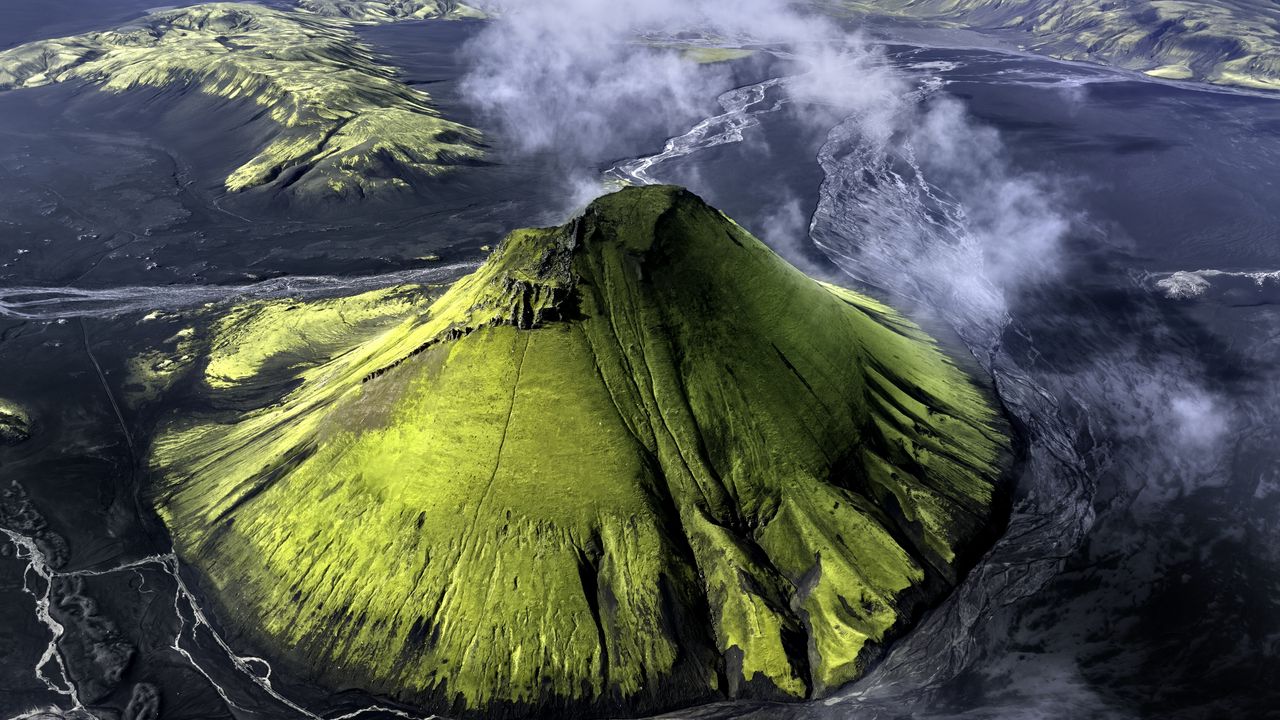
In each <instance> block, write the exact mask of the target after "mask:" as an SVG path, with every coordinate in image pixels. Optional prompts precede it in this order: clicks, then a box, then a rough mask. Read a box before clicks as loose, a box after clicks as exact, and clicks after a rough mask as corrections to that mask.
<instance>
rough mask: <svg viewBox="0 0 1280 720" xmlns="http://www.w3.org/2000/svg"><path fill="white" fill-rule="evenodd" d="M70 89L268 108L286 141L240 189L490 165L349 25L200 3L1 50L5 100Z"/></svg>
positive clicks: (344, 187) (235, 183) (299, 187)
mask: <svg viewBox="0 0 1280 720" xmlns="http://www.w3.org/2000/svg"><path fill="white" fill-rule="evenodd" d="M68 81H83V82H88V83H92V84H95V85H98V86H100V87H102V88H103V89H105V90H108V91H113V92H120V91H125V90H129V89H131V88H138V87H157V88H188V87H189V88H194V89H196V90H199V91H200V92H203V93H207V94H210V95H215V96H217V97H221V98H228V99H244V100H248V101H251V102H253V103H256V104H258V105H261V106H263V107H264V108H267V110H268V114H269V116H270V118H271V119H272V120H274V121H275V122H276V123H277V124H278V125H279V131H278V132H277V133H276V134H275V137H274V139H273V140H272V141H271V142H270V143H269V144H267V146H266V147H264V148H261V149H259V150H258V151H257V154H256V155H254V156H253V157H252V158H250V159H249V160H248V161H247V162H245V163H244V164H243V165H241V166H240V167H239V168H237V169H235V170H234V171H233V172H232V173H231V175H230V176H229V177H228V178H227V179H226V187H227V189H229V190H232V191H239V190H245V189H247V188H253V187H257V186H261V185H266V184H268V183H272V182H275V181H277V180H279V181H280V182H281V183H282V184H285V185H287V186H288V187H289V188H290V192H294V193H302V194H312V195H339V196H352V197H357V196H359V197H363V196H366V195H368V194H370V193H376V192H380V191H386V190H393V189H401V188H406V187H408V186H409V184H410V183H411V182H412V181H413V180H414V179H416V178H422V177H430V176H434V175H438V174H440V173H442V172H446V171H448V170H449V169H451V168H453V167H455V166H457V165H459V164H461V163H467V162H474V161H475V160H476V159H477V158H479V157H480V155H481V150H480V146H479V141H480V138H479V134H478V133H477V132H476V131H474V130H472V129H471V128H468V127H466V126H463V125H459V124H458V123H454V122H451V121H449V120H446V119H444V118H442V117H440V115H439V113H438V112H437V111H436V110H435V108H433V107H432V106H431V104H430V98H429V97H428V96H427V95H426V94H425V93H422V92H420V91H418V90H415V89H413V88H410V87H409V86H407V85H405V84H404V83H402V82H400V81H399V80H398V79H397V78H396V76H395V71H394V69H393V68H390V67H388V66H386V65H383V64H381V63H379V62H378V61H377V60H376V58H375V57H374V55H373V53H372V51H371V50H370V49H369V48H368V47H366V46H365V45H364V44H363V43H361V42H360V41H359V39H358V38H357V37H356V35H355V34H354V33H353V32H352V31H351V30H350V29H349V28H348V27H347V26H346V25H345V24H343V23H341V22H338V21H335V20H330V19H326V18H322V17H317V16H314V15H312V14H309V13H303V12H286V11H280V10H274V9H271V8H267V7H263V6H260V5H252V4H247V3H209V4H204V5H193V6H191V7H186V8H181V9H177V10H166V11H162V12H157V13H155V14H153V15H148V16H146V17H144V18H142V19H140V20H138V21H136V22H134V23H131V24H129V25H127V26H124V27H120V28H117V29H115V30H108V31H104V32H92V33H86V34H84V35H76V36H73V37H66V38H60V39H56V40H44V41H40V42H34V43H29V44H27V45H21V46H19V47H16V48H12V49H10V50H6V51H4V52H0V90H4V89H12V88H21V87H38V86H41V85H48V84H50V83H58V82H68Z"/></svg>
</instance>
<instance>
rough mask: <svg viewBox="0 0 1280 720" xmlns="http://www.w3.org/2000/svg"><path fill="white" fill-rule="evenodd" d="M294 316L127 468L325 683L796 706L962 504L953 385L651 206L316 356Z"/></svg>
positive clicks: (654, 195)
mask: <svg viewBox="0 0 1280 720" xmlns="http://www.w3.org/2000/svg"><path fill="white" fill-rule="evenodd" d="M384 298H385V294H376V295H374V296H371V297H370V298H368V299H367V300H362V299H360V298H353V299H351V300H349V301H345V302H346V303H347V305H346V307H345V312H343V313H340V315H341V316H343V317H352V318H355V317H360V316H362V314H363V313H362V310H361V307H362V303H365V304H369V305H371V306H372V305H377V304H379V303H382V302H384V301H385V300H384ZM307 312H308V310H307V309H306V308H296V307H295V308H294V309H293V310H291V314H292V316H293V318H294V320H293V322H294V323H295V325H297V326H299V327H301V326H303V325H305V324H300V323H299V320H298V318H299V317H303V318H305V314H306V313H307ZM317 312H319V311H317ZM299 313H302V315H299ZM321 326H324V328H325V329H324V330H323V332H324V333H325V336H324V338H323V342H312V340H311V339H310V338H309V337H306V336H305V334H304V335H303V336H302V337H300V338H298V340H297V347H298V348H303V349H306V348H320V347H323V348H325V351H324V353H323V354H322V356H320V357H316V358H312V359H311V361H310V362H309V363H307V364H305V369H304V370H301V371H297V372H289V371H285V372H284V373H282V374H281V375H280V376H279V377H277V378H275V380H276V381H277V382H278V383H279V384H280V385H281V386H282V387H284V388H286V390H285V391H284V395H283V397H282V398H281V399H280V400H279V401H277V402H272V403H268V404H264V405H262V406H261V407H258V408H256V409H251V410H248V411H242V410H237V411H234V412H232V413H231V414H227V413H226V412H225V411H224V412H221V413H214V414H210V415H208V416H203V417H194V418H192V417H183V418H179V419H175V421H174V422H173V423H172V424H171V425H170V426H169V427H168V428H167V429H166V430H165V431H163V432H162V433H161V434H160V437H159V440H158V441H157V443H156V445H155V447H154V449H153V452H152V455H151V459H150V462H151V467H152V469H153V471H154V472H155V475H156V476H157V478H158V492H157V495H156V505H157V508H158V510H159V512H160V515H161V517H162V518H163V519H164V521H165V522H166V524H167V525H168V526H169V528H170V530H171V531H172V534H173V537H174V539H175V543H176V547H177V549H178V552H179V553H180V554H181V556H182V557H183V558H184V559H186V560H187V561H188V562H189V563H191V564H192V565H193V566H194V567H195V568H197V569H198V570H199V571H200V572H201V573H202V574H203V576H204V577H206V578H207V581H208V582H209V584H210V585H211V586H212V590H213V595H214V596H215V597H217V598H218V599H220V600H221V601H222V603H224V604H228V605H231V606H234V607H235V608H237V611H236V612H235V613H234V614H233V615H231V616H229V621H230V622H231V623H233V624H234V625H235V626H237V627H239V628H240V629H241V630H243V631H244V632H245V633H247V634H248V635H250V636H251V637H252V638H254V639H255V640H256V641H257V642H258V643H259V644H261V645H262V646H263V647H264V648H265V649H264V652H267V653H268V654H269V655H272V656H277V655H280V654H286V655H288V656H289V657H290V658H292V659H293V660H295V661H296V662H297V663H298V664H299V665H300V666H302V667H304V668H308V669H309V670H310V671H311V672H312V673H313V674H315V675H316V676H319V677H322V678H324V679H325V680H327V681H329V682H336V683H339V684H343V685H356V686H360V687H365V688H368V689H370V690H374V691H380V692H389V693H399V694H400V696H401V697H402V698H404V699H406V700H411V701H413V702H417V703H421V704H426V705H429V706H433V707H437V708H439V709H442V710H445V709H453V710H466V709H469V710H476V711H485V712H489V713H501V712H508V711H509V712H511V713H513V714H528V713H530V712H533V713H546V714H555V715H559V714H562V713H564V712H578V711H582V712H587V711H590V712H601V711H605V710H606V709H610V708H611V709H612V711H618V710H623V711H625V712H628V713H640V712H647V711H652V710H659V709H663V708H667V707H671V706H674V705H680V704H687V703H692V702H697V701H701V700H710V699H714V698H717V697H726V696H729V697H741V696H751V697H764V698H774V699H788V698H805V697H811V696H814V695H820V694H822V693H824V692H826V691H827V690H829V689H831V688H834V687H836V686H838V685H840V684H843V683H845V682H848V681H850V680H852V679H855V678H856V677H858V676H859V675H860V674H861V673H862V672H863V671H864V670H865V669H866V667H867V666H868V663H869V662H871V660H872V659H873V658H874V657H876V655H877V653H878V652H879V651H880V650H881V649H882V648H883V647H884V646H885V644H886V643H887V642H888V641H890V640H891V639H892V637H893V636H894V635H895V634H896V633H898V632H900V631H901V630H902V628H904V627H905V626H907V625H908V624H909V623H910V621H911V619H912V618H913V617H915V615H916V614H917V613H918V611H919V609H920V608H921V607H922V606H923V605H924V604H925V603H928V602H930V601H932V600H934V599H935V598H937V597H938V596H939V594H940V593H942V592H945V590H946V588H948V587H949V586H950V585H951V584H952V583H954V582H955V581H956V579H957V577H958V575H959V573H961V572H962V571H963V569H964V563H965V562H966V558H967V557H969V555H970V554H971V551H972V550H973V549H975V548H976V547H977V543H979V542H980V541H981V539H982V538H983V537H985V534H984V531H985V529H986V528H987V526H988V524H989V523H990V522H991V521H992V518H993V513H994V511H993V509H992V508H993V497H994V494H995V486H996V481H997V478H998V476H999V474H1000V472H1001V468H1002V467H1003V464H1004V462H1005V456H1006V454H1007V440H1006V439H1005V438H1004V437H1003V435H1002V434H1001V432H1000V430H999V428H1000V425H999V421H998V419H997V416H996V413H995V411H994V410H993V409H992V408H991V407H990V405H989V404H988V403H987V402H986V400H985V399H984V397H983V395H982V394H981V393H980V392H979V391H978V389H977V388H975V387H974V385H973V384H972V382H970V381H969V380H968V379H967V378H965V377H964V375H963V374H962V373H961V372H960V371H958V370H957V369H956V367H955V366H954V365H953V364H952V363H950V362H949V361H948V360H947V359H946V357H945V356H944V355H942V353H941V352H939V350H938V349H937V347H936V346H935V345H934V343H933V342H932V341H931V340H930V339H929V338H928V336H926V335H925V334H924V333H923V332H922V331H921V330H920V329H919V328H918V327H916V326H915V325H913V324H911V323H910V322H908V321H906V320H905V319H903V318H902V317H900V316H898V315H897V314H896V313H894V312H893V311H892V310H890V309H889V308H887V307H885V306H884V305H881V304H879V303H877V302H875V301H873V300H871V299H869V298H865V297H863V296H860V295H857V294H856V293H852V292H850V291H847V290H844V289H841V288H836V287H833V286H830V285H825V284H822V283H818V282H816V281H814V280H812V279H810V278H808V277H806V276H805V275H804V274H802V273H801V272H799V271H798V270H796V269H795V268H794V267H792V266H790V265H789V264H787V263H786V262H785V261H784V260H783V259H782V258H780V257H779V256H777V255H776V254H775V253H773V252H772V251H771V250H770V249H769V248H768V247H767V246H765V245H764V244H763V243H761V242H760V241H759V240H757V239H755V238H754V237H752V236H751V235H750V234H749V233H748V232H746V231H745V230H743V229H742V228H741V227H739V226H738V225H737V224H736V223H734V222H733V221H731V220H729V219H728V218H727V217H725V216H724V215H723V214H721V213H719V212H718V211H716V210H714V209H713V208H711V207H709V206H707V205H706V204H705V203H703V202H702V201H701V200H700V199H698V198H697V197H696V196H694V195H693V194H691V193H689V192H688V191H685V190H683V189H680V188H675V187H644V188H629V189H626V190H623V191H621V192H618V193H614V194H612V195H609V196H606V197H604V198H601V199H599V200H597V201H596V202H594V203H592V204H591V205H590V206H589V207H588V208H587V209H586V211H585V212H584V213H583V214H582V215H581V216H579V217H578V218H576V219H574V220H573V221H571V222H569V223H567V224H566V225H563V226H560V227H554V228H541V229H531V230H517V231H515V232H513V233H512V234H511V235H510V236H509V237H508V238H507V240H506V241H505V242H504V244H503V245H502V246H501V247H500V248H499V249H498V250H497V251H496V252H495V253H494V254H493V256H492V257H491V258H490V259H489V260H488V262H486V263H485V264H484V265H483V266H482V267H481V268H479V269H478V270H476V272H474V273H472V274H471V275H469V276H467V277H465V278H463V279H462V280H460V281H458V282H457V283H456V284H454V285H453V286H452V287H451V288H450V289H449V290H448V291H446V292H445V293H444V294H442V295H441V296H440V297H439V298H438V299H437V300H435V301H434V303H432V305H431V307H430V308H429V309H428V310H427V311H426V312H425V313H416V314H406V316H405V317H404V318H403V320H402V321H400V322H399V323H398V324H397V323H394V322H392V323H391V324H389V325H384V326H382V327H384V328H385V329H383V330H380V331H378V332H366V333H363V334H357V333H354V332H353V333H352V339H351V340H350V341H349V342H347V343H346V344H345V345H344V344H341V343H338V342H337V340H335V339H334V337H333V334H334V331H333V330H331V329H329V328H330V326H328V325H327V324H324V323H315V327H317V328H320V327H321ZM316 332H321V330H317V331H316ZM276 338H277V336H276V335H275V334H269V335H264V336H262V337H261V338H259V337H256V336H254V335H252V334H249V335H247V336H238V337H237V342H236V343H222V345H223V346H226V345H234V346H236V347H238V348H243V351H244V352H252V353H256V355H255V357H261V356H263V355H264V354H263V353H261V352H259V350H261V348H255V347H254V344H255V342H259V341H261V342H263V343H267V342H275V341H276ZM215 343H218V341H217V340H216V339H215ZM288 352H289V353H291V354H292V355H291V356H294V355H296V354H297V353H298V352H301V351H299V350H297V349H296V348H291V349H289V351H288ZM313 352H319V351H313ZM229 364H230V365H235V363H234V362H232V363H229ZM295 367H296V366H295ZM253 382H254V383H256V384H257V386H261V384H262V380H261V379H260V378H259V379H255V380H254V381H253ZM234 392H235V388H234V387H227V386H226V384H225V383H223V384H221V385H218V386H216V387H215V386H214V385H213V384H210V387H209V388H208V390H207V393H208V395H209V398H208V399H207V401H208V403H209V404H210V405H211V406H214V407H218V406H220V403H219V397H220V396H222V395H224V394H226V393H232V394H233V395H234ZM221 406H223V407H226V406H227V404H226V403H221ZM335 638H342V640H341V642H338V641H336V640H335Z"/></svg>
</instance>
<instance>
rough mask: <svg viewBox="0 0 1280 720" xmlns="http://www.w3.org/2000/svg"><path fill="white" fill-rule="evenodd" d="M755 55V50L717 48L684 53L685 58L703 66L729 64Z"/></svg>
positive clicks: (696, 48)
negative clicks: (731, 61)
mask: <svg viewBox="0 0 1280 720" xmlns="http://www.w3.org/2000/svg"><path fill="white" fill-rule="evenodd" d="M754 54H755V51H754V50H744V49H741V48H717V47H691V48H688V49H687V50H685V51H684V56H685V57H686V58H687V59H689V60H692V61H694V62H696V63H699V64H701V65H707V64H710V63H720V62H729V61H730V60H741V59H742V58H748V57H751V56H752V55H754Z"/></svg>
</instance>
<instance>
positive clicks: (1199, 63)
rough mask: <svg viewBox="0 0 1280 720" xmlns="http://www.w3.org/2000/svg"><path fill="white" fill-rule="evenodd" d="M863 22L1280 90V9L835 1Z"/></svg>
mask: <svg viewBox="0 0 1280 720" xmlns="http://www.w3.org/2000/svg"><path fill="white" fill-rule="evenodd" d="M824 4H828V5H833V6H836V7H839V8H844V9H853V10H854V11H856V12H858V13H860V14H865V15H872V16H874V15H890V16H897V17H905V18H913V19H920V20H925V21H931V22H937V23H941V24H945V25H953V26H960V27H966V28H970V29H973V30H980V31H995V32H998V33H1006V34H1012V37H1014V38H1016V39H1017V40H1019V41H1020V42H1022V43H1023V44H1025V45H1026V46H1027V47H1028V48H1030V49H1033V50H1036V51H1038V52H1042V53H1045V54H1047V55H1052V56H1054V57H1060V58H1066V59H1071V60H1084V61H1091V62H1098V63H1104V64H1107V65H1114V66H1117V67H1122V68H1126V69H1129V70H1137V71H1139V72H1145V73H1148V74H1150V75H1153V76H1156V77H1163V78H1168V79H1178V80H1192V79H1194V80H1201V81H1205V82H1211V83H1218V84H1222V85H1236V86H1241V87H1249V88H1258V89H1267V90H1277V89H1280V5H1277V4H1276V3H1274V2H1265V1H1262V0H1212V1H1210V0H1198V1H1197V0H1135V1H1134V2H1123V3H1117V2H1109V1H1107V0H835V1H834V2H824Z"/></svg>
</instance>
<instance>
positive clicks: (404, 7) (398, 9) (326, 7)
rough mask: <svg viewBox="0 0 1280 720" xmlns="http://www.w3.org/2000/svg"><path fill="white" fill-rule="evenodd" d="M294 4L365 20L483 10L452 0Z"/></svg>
mask: <svg viewBox="0 0 1280 720" xmlns="http://www.w3.org/2000/svg"><path fill="white" fill-rule="evenodd" d="M298 7H299V8H301V9H302V10H305V11H307V12H311V13H315V14H317V15H324V16H326V17H336V18H344V19H346V20H350V21H352V22H357V23H367V24H378V23H389V22H403V21H406V20H456V19H459V18H483V17H485V14H484V12H482V11H480V10H478V9H476V8H473V7H471V6H470V5H463V4H462V3H459V2H453V0H298Z"/></svg>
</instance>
